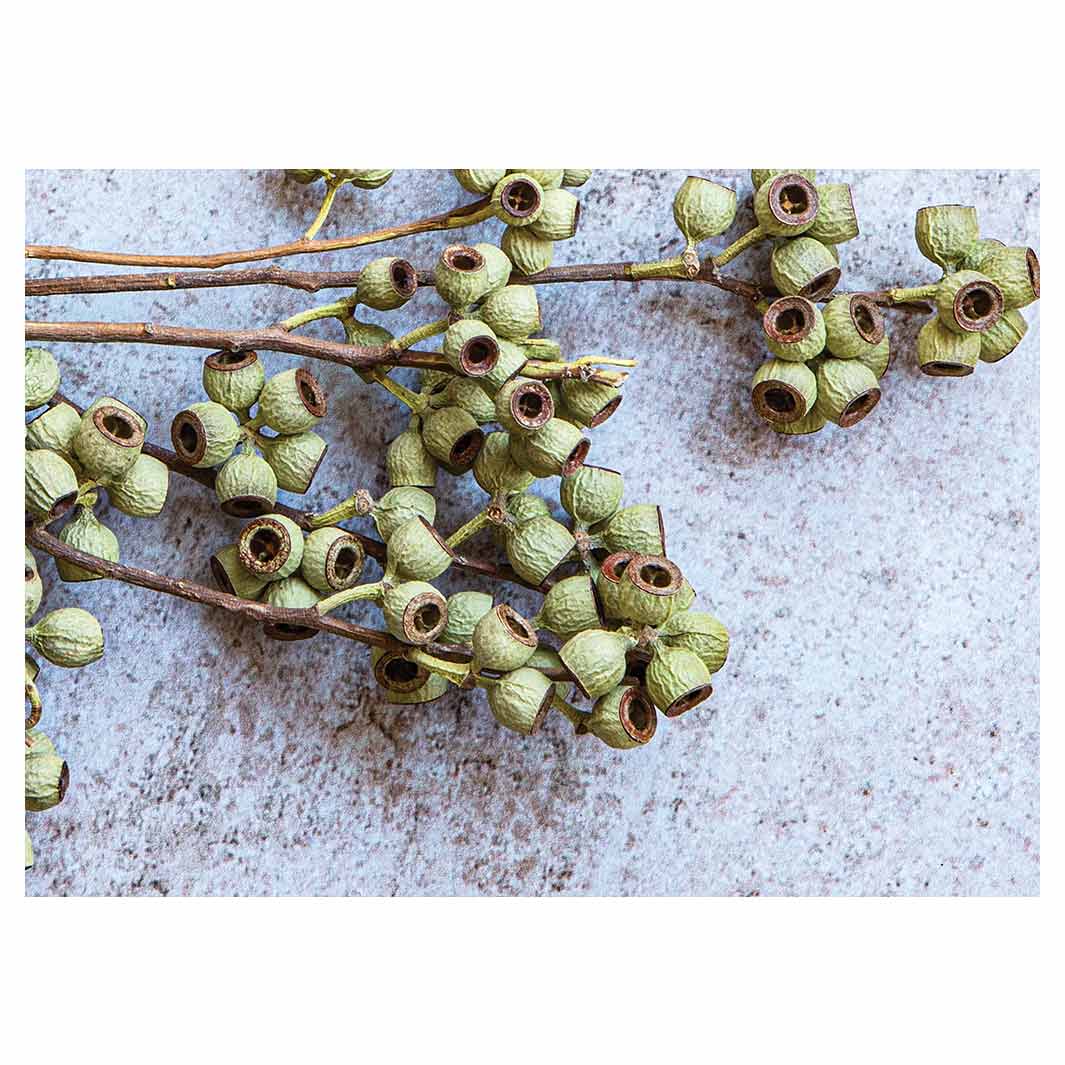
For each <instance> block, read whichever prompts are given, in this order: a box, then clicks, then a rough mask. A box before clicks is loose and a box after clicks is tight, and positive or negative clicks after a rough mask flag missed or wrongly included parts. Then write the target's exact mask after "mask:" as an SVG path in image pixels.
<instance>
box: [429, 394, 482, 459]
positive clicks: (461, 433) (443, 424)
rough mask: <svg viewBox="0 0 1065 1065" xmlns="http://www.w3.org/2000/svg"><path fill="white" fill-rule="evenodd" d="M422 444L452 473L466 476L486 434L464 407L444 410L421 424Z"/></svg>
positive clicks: (431, 415) (436, 411)
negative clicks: (452, 471)
mask: <svg viewBox="0 0 1065 1065" xmlns="http://www.w3.org/2000/svg"><path fill="white" fill-rule="evenodd" d="M422 440H423V441H424V443H425V446H426V448H427V449H428V451H429V454H430V455H432V456H433V458H435V459H437V460H438V461H440V462H442V463H444V465H445V466H447V467H448V469H449V470H454V471H457V472H465V471H466V470H468V469H469V468H470V467H471V466H472V465H473V463H474V460H475V459H476V458H477V453H478V452H479V451H480V450H481V447H482V445H483V444H484V433H482V432H481V430H480V429H479V428H478V426H477V422H476V421H475V420H474V417H473V415H472V414H470V413H469V412H468V411H464V410H463V409H462V408H461V407H441V408H440V409H439V410H434V411H430V412H429V413H428V414H427V415H426V416H425V418H424V419H423V421H422Z"/></svg>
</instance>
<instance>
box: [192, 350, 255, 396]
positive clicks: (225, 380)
mask: <svg viewBox="0 0 1065 1065" xmlns="http://www.w3.org/2000/svg"><path fill="white" fill-rule="evenodd" d="M265 383H266V371H265V370H263V364H262V363H261V362H259V356H258V355H257V354H256V353H255V352H254V351H216V352H215V353H214V354H213V355H208V356H207V358H206V359H204V361H203V390H204V391H205V392H206V393H207V395H208V396H210V397H211V399H212V400H213V401H214V402H215V403H219V404H221V405H222V406H223V407H225V408H226V410H231V411H246V410H248V409H249V408H250V407H254V406H255V404H256V403H258V401H259V393H260V392H262V390H263V385H264V384H265Z"/></svg>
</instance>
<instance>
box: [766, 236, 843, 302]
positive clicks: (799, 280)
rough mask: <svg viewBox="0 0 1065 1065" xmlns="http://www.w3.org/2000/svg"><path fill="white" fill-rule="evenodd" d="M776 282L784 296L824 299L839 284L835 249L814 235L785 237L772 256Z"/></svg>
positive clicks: (771, 266) (771, 265)
mask: <svg viewBox="0 0 1065 1065" xmlns="http://www.w3.org/2000/svg"><path fill="white" fill-rule="evenodd" d="M769 272H770V273H771V274H772V275H773V284H774V285H776V287H777V288H778V289H779V290H780V291H781V292H782V293H783V294H784V295H785V296H805V297H806V299H808V300H821V299H824V298H825V297H826V296H827V295H828V294H829V293H830V292H831V291H832V290H833V289H834V288H835V287H836V285H838V284H839V279H840V269H839V263H838V262H837V261H836V257H835V256H834V255H833V254H832V251H831V250H830V249H829V248H827V247H826V246H825V245H824V244H822V243H821V242H820V241H819V240H814V238H813V237H799V238H798V239H797V240H786V241H784V242H783V243H781V244H778V245H777V246H776V247H775V248H774V249H773V254H772V256H771V257H770V259H769Z"/></svg>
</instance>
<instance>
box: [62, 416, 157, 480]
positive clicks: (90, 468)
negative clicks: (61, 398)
mask: <svg viewBox="0 0 1065 1065" xmlns="http://www.w3.org/2000/svg"><path fill="white" fill-rule="evenodd" d="M143 446H144V430H143V428H142V427H141V426H140V425H139V424H138V423H137V421H136V420H135V419H133V418H132V417H130V415H129V414H128V413H127V412H126V411H125V410H123V409H122V408H120V407H111V406H105V407H97V408H96V409H95V410H93V411H86V412H85V413H84V414H83V415H82V418H81V426H80V428H79V429H78V435H77V436H76V437H75V438H74V454H75V456H76V457H77V459H78V461H79V462H80V463H81V464H82V465H83V466H84V467H85V472H86V473H88V475H89V476H90V477H91V478H92V479H93V480H94V481H109V480H113V479H114V478H116V477H121V476H122V475H123V474H124V473H126V472H127V471H128V470H129V468H130V467H131V466H132V465H133V464H134V463H135V462H136V461H137V456H138V455H139V454H140V453H141V448H142V447H143Z"/></svg>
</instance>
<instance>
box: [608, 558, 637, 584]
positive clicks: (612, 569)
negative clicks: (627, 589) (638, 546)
mask: <svg viewBox="0 0 1065 1065" xmlns="http://www.w3.org/2000/svg"><path fill="white" fill-rule="evenodd" d="M635 557H636V552H635V551H615V552H614V553H613V554H612V555H607V556H606V558H604V559H603V562H602V565H601V566H600V567H599V574H600V576H601V577H602V578H603V579H604V580H608V581H610V582H611V583H612V584H617V583H618V581H620V580H621V578H622V577H623V576H624V575H625V571H626V569H627V568H628V566H629V563H630V562H631V561H632V560H633V559H634V558H635Z"/></svg>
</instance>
